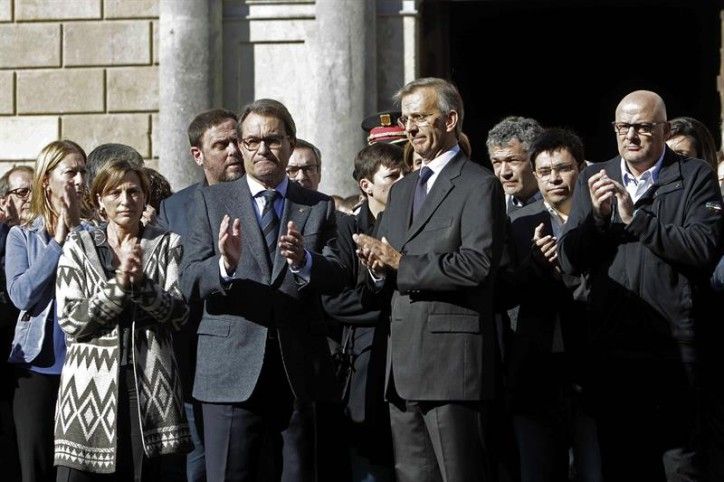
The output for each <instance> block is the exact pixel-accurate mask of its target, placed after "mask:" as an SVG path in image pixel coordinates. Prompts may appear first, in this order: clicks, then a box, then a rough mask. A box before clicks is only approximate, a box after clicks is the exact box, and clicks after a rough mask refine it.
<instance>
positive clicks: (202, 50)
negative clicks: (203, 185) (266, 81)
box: [158, 0, 222, 190]
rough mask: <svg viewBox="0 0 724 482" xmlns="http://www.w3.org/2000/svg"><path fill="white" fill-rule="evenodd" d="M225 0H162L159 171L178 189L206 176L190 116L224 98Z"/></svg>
mask: <svg viewBox="0 0 724 482" xmlns="http://www.w3.org/2000/svg"><path fill="white" fill-rule="evenodd" d="M221 18H222V0H161V8H160V19H159V78H160V80H159V82H160V89H159V135H158V139H159V150H158V153H159V169H160V171H161V173H163V175H164V176H166V177H167V178H168V180H169V182H170V183H171V186H172V187H173V189H174V190H179V189H182V188H184V187H186V186H188V185H189V184H192V183H194V182H196V181H198V180H199V179H201V176H202V171H201V170H200V169H199V168H198V167H197V166H196V164H195V163H194V162H193V159H192V158H191V154H190V152H189V148H190V146H189V141H188V136H187V135H186V130H187V128H188V125H189V123H190V122H191V120H192V119H193V118H194V117H195V116H196V115H197V114H198V113H200V112H202V111H204V110H207V109H211V108H213V107H219V106H220V102H221V95H222V94H221V91H222V89H221V86H222V83H221V82H222V79H221V72H222V65H221V58H222V55H221V47H222V42H221V39H222V36H221V34H222V22H221Z"/></svg>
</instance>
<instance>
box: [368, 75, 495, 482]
mask: <svg viewBox="0 0 724 482" xmlns="http://www.w3.org/2000/svg"><path fill="white" fill-rule="evenodd" d="M396 97H397V99H398V100H400V102H401V111H402V117H401V118H400V124H401V125H403V126H404V127H405V129H406V131H407V135H408V138H409V140H410V142H411V143H412V145H413V148H414V149H415V151H416V152H417V153H418V154H419V155H420V156H421V157H422V159H423V161H422V162H423V167H422V168H421V169H420V170H419V171H417V172H418V173H417V174H414V175H410V176H407V177H405V178H403V179H402V180H401V181H399V182H398V183H397V184H395V185H394V186H393V187H392V189H391V191H390V197H389V203H388V205H387V208H386V209H385V214H384V216H383V218H382V223H381V224H380V227H379V231H378V233H377V234H378V236H379V237H380V239H381V240H377V239H375V238H373V237H371V236H367V235H362V234H360V235H357V236H355V239H356V241H357V244H358V247H359V248H358V250H359V255H360V257H361V259H362V260H363V262H364V263H365V264H366V265H367V266H369V268H370V269H371V270H372V274H373V275H374V277H375V278H376V281H375V286H376V287H379V286H380V285H381V284H382V283H391V284H392V287H393V289H394V293H393V297H392V304H391V322H390V338H389V349H388V360H387V367H388V368H387V377H386V394H387V398H388V400H389V402H390V419H391V424H392V437H393V446H394V453H395V472H396V475H397V479H398V480H399V481H400V482H406V481H415V482H420V481H442V480H445V481H448V482H453V481H469V480H490V469H491V462H490V460H489V457H488V448H487V443H486V440H485V436H486V434H485V427H486V424H487V417H486V415H487V410H486V403H485V401H486V400H490V399H491V398H492V397H493V396H494V394H495V385H496V378H497V371H498V370H497V366H496V351H497V348H496V335H495V327H494V318H493V283H494V273H495V272H496V270H497V266H498V262H499V259H500V255H501V251H502V243H503V229H504V222H505V205H504V197H503V191H502V188H501V186H500V183H499V182H498V180H497V179H496V178H495V176H493V175H492V173H490V172H488V171H487V170H485V169H483V168H482V167H480V166H478V165H477V164H475V163H473V162H472V161H470V160H469V159H468V158H467V157H466V156H465V155H464V154H463V153H462V152H461V151H460V148H459V146H458V143H457V139H458V136H459V134H460V132H461V128H462V121H463V103H462V98H461V97H460V94H459V92H458V91H457V89H456V88H455V87H454V86H453V85H452V84H451V83H449V82H447V81H445V80H443V79H436V78H425V79H419V80H415V81H413V82H411V83H409V84H407V85H406V86H405V87H403V88H402V89H401V90H400V91H399V92H398V94H397V95H396ZM382 277H383V278H384V279H381V278H382Z"/></svg>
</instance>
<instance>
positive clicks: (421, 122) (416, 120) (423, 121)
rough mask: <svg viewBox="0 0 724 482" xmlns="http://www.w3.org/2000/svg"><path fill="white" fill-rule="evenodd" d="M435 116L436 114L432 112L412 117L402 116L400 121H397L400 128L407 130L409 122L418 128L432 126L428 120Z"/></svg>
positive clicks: (412, 115) (411, 115)
mask: <svg viewBox="0 0 724 482" xmlns="http://www.w3.org/2000/svg"><path fill="white" fill-rule="evenodd" d="M433 115H435V113H434V112H430V113H429V114H410V115H403V116H400V118H399V119H397V125H398V126H400V128H402V129H407V122H408V121H409V122H412V123H413V124H415V125H416V126H418V127H420V126H426V125H429V124H430V121H429V120H428V119H429V118H430V116H433Z"/></svg>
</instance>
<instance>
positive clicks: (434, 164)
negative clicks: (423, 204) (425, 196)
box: [420, 144, 460, 192]
mask: <svg viewBox="0 0 724 482" xmlns="http://www.w3.org/2000/svg"><path fill="white" fill-rule="evenodd" d="M458 152H460V146H459V145H457V144H455V145H454V146H452V147H451V148H450V149H449V150H447V151H445V152H443V153H442V154H440V155H439V156H437V157H436V158H435V159H433V160H431V161H430V162H428V163H427V164H425V162H424V161H423V163H422V167H429V168H430V169H432V174H431V175H430V177H429V178H428V179H427V192H430V189H432V186H433V184H435V180H436V179H437V176H438V175H439V174H440V172H442V170H443V169H444V168H445V166H447V165H448V163H449V162H450V161H451V160H452V158H453V157H455V156H457V155H458ZM422 167H420V169H422Z"/></svg>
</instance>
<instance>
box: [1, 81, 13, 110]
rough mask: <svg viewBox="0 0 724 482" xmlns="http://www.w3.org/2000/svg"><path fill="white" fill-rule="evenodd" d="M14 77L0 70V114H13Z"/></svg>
mask: <svg viewBox="0 0 724 482" xmlns="http://www.w3.org/2000/svg"><path fill="white" fill-rule="evenodd" d="M14 93H15V77H14V74H13V73H12V72H11V71H7V70H0V114H13V113H14V112H15V95H14Z"/></svg>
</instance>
